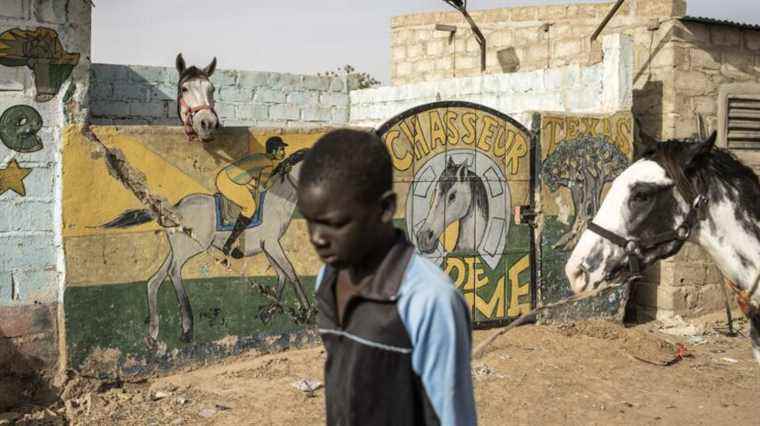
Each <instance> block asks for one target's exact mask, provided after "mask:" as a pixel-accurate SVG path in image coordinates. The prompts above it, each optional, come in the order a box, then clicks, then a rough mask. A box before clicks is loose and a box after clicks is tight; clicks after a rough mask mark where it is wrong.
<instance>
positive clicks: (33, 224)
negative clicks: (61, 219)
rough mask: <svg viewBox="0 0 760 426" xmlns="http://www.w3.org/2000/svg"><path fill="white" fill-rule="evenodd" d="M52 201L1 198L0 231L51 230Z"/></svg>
mask: <svg viewBox="0 0 760 426" xmlns="http://www.w3.org/2000/svg"><path fill="white" fill-rule="evenodd" d="M53 208H54V206H53V201H52V200H49V201H40V200H34V199H32V200H25V199H23V198H22V199H20V200H19V199H15V200H10V199H8V200H2V201H0V211H2V212H3V214H2V217H0V233H3V232H21V231H50V232H53V225H54V223H53Z"/></svg>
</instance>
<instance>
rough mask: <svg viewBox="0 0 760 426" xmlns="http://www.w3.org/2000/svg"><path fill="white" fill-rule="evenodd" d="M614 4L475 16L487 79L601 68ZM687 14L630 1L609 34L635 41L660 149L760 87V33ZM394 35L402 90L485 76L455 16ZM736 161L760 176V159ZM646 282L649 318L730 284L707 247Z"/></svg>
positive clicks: (395, 26) (657, 270)
mask: <svg viewBox="0 0 760 426" xmlns="http://www.w3.org/2000/svg"><path fill="white" fill-rule="evenodd" d="M612 4H613V2H610V3H606V4H569V5H555V6H535V7H520V8H509V9H494V10H485V11H476V12H473V13H472V16H473V19H474V20H475V21H476V22H477V23H478V24H479V26H480V28H481V30H482V32H483V33H484V35H485V37H486V40H487V67H486V71H485V74H486V75H485V76H483V77H480V78H481V79H488V78H490V77H492V75H493V74H499V73H504V72H515V73H521V74H524V72H526V71H532V70H546V71H543V72H544V73H551V72H554V69H555V68H556V67H566V66H568V65H569V64H575V65H589V64H590V65H593V64H596V63H599V62H600V61H602V60H603V57H604V54H603V52H602V46H601V44H600V43H599V42H598V40H597V42H594V43H592V42H591V41H590V35H591V34H592V33H593V31H594V30H595V29H596V28H597V27H598V25H599V24H600V22H601V21H602V19H603V18H604V16H605V15H606V14H607V12H608V11H609V10H610V8H611V6H612ZM685 12H686V2H685V1H683V0H631V1H627V2H625V3H623V6H622V7H621V8H620V9H619V10H618V12H617V13H616V15H615V16H614V17H613V18H612V20H610V22H609V23H608V24H607V26H606V27H605V29H604V31H603V32H602V34H615V33H618V34H626V35H628V36H630V37H631V39H632V43H633V50H634V55H633V66H632V85H633V105H632V111H633V113H634V115H635V117H636V118H637V120H638V123H639V124H640V127H641V129H642V130H644V131H645V132H646V133H648V134H649V135H651V136H653V137H656V138H658V139H662V140H665V139H670V138H684V137H692V136H695V135H696V134H697V133H698V129H697V115H701V116H702V117H703V118H704V121H705V126H706V127H707V129H706V130H712V129H716V130H717V127H718V122H719V113H720V107H719V102H720V100H719V93H720V88H721V86H722V85H725V84H728V83H758V81H760V80H759V77H760V31H757V30H750V29H740V28H736V27H732V26H727V25H715V24H700V23H691V22H682V21H681V20H680V19H679V18H680V17H682V16H683V15H684V14H685ZM436 24H449V25H455V26H456V27H457V30H456V32H455V34H454V35H453V37H452V38H451V39H450V40H451V41H449V33H447V32H441V31H436V30H435V25H436ZM391 34H392V35H391V37H392V48H391V49H392V53H391V56H392V59H391V61H392V70H391V73H392V74H391V75H392V81H393V84H394V85H397V86H398V87H399V88H403V87H406V86H407V85H409V84H411V83H415V84H416V85H417V86H419V87H426V85H431V84H435V83H433V82H435V81H440V80H442V79H447V78H451V77H452V76H457V77H459V76H474V75H480V74H481V72H480V59H479V58H480V57H479V55H480V52H479V47H478V44H477V42H476V40H475V39H474V37H473V35H472V32H471V30H470V29H469V26H468V25H467V23H466V22H465V21H464V19H463V18H462V17H461V15H459V14H458V13H456V12H446V13H420V14H414V15H405V16H399V17H396V18H394V19H393V21H392V23H391ZM518 87H520V86H518ZM532 87H534V89H533V91H534V92H535V91H536V88H541V87H543V86H542V85H541V84H540V83H539V82H532ZM591 87H596V86H593V85H592V86H591ZM486 92H488V90H487V89H486ZM510 95H511V96H514V95H512V94H510ZM353 99H354V98H353V97H352V103H353ZM518 99H519V94H518ZM500 102H501V103H508V102H509V101H506V100H502V101H500ZM539 103H540V102H539ZM736 153H737V155H738V156H739V158H740V159H742V160H743V161H745V162H747V163H749V164H750V165H752V166H753V167H755V169H756V170H758V166H760V154H756V153H752V152H747V151H744V152H738V151H737V152H736ZM648 275H649V276H648V279H647V283H646V284H645V285H643V286H640V287H638V288H637V290H636V294H635V295H634V299H633V300H634V302H635V303H636V304H637V305H638V306H639V307H640V308H642V309H639V313H640V314H642V315H644V316H649V317H652V316H656V315H660V316H668V315H673V314H682V315H694V314H700V313H704V312H709V311H712V310H715V309H718V308H719V307H720V306H722V303H723V296H722V293H721V288H720V285H721V280H722V277H721V275H720V273H719V272H718V270H717V268H716V267H715V265H714V264H713V263H712V261H711V260H710V259H709V258H707V257H706V256H705V254H704V252H703V251H702V250H701V249H700V248H699V247H696V246H694V245H691V244H687V245H686V246H685V247H684V249H683V250H682V251H681V252H680V253H679V254H678V255H676V256H675V257H673V258H671V259H668V260H666V261H663V262H661V264H659V265H656V266H655V267H653V268H650V270H649V274H648Z"/></svg>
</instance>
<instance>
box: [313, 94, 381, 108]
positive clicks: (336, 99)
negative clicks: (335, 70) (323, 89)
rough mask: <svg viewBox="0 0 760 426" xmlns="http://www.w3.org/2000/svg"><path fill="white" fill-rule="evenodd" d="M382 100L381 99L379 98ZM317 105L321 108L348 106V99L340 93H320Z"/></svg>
mask: <svg viewBox="0 0 760 426" xmlns="http://www.w3.org/2000/svg"><path fill="white" fill-rule="evenodd" d="M380 99H383V98H380ZM319 103H320V104H322V105H323V106H327V105H329V106H339V107H343V106H348V104H349V97H348V95H346V94H342V93H322V94H321V95H320V96H319Z"/></svg>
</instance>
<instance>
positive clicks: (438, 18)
mask: <svg viewBox="0 0 760 426" xmlns="http://www.w3.org/2000/svg"><path fill="white" fill-rule="evenodd" d="M613 3H614V2H610V3H589V4H583V3H574V4H565V5H561V4H560V5H552V6H530V7H515V8H503V9H491V10H479V11H474V12H472V13H471V15H472V18H473V19H474V20H475V22H476V23H477V24H478V26H479V27H480V29H481V31H482V32H483V35H484V36H485V38H486V47H487V49H486V71H485V73H486V74H498V73H504V72H514V71H531V70H536V69H544V68H555V67H562V66H566V65H570V64H581V65H586V64H590V63H596V62H600V61H601V50H602V46H601V43H599V39H597V42H594V43H592V42H591V41H590V37H591V34H593V32H594V30H595V29H596V28H597V27H598V26H599V23H600V22H601V21H602V19H603V18H604V16H606V14H607V12H608V11H609V10H610V8H611V7H612V4H613ZM685 12H686V3H685V1H683V0H630V1H627V2H625V3H623V6H622V7H621V8H620V9H619V10H618V12H617V13H616V14H615V17H614V18H613V19H612V20H611V21H610V22H609V23H608V24H607V26H606V28H605V30H604V32H603V33H602V34H614V33H619V32H623V31H625V32H626V33H628V34H629V35H633V33H634V32H637V31H638V30H641V31H643V32H644V33H646V31H647V28H648V27H650V26H652V25H653V24H655V23H657V22H659V21H660V20H663V19H668V18H670V17H675V16H681V15H683V14H684V13H685ZM436 24H447V25H453V26H456V28H457V30H456V32H455V34H454V36H453V38H451V42H449V33H448V32H445V31H436V30H435V26H436ZM635 41H636V44H637V45H638V44H641V43H642V42H643V40H638V39H637V40H635ZM648 41H649V40H648V38H647V40H646V42H648ZM637 63H638V62H637ZM480 74H481V71H480V47H479V46H478V43H477V41H476V40H475V38H474V36H473V33H472V30H471V29H470V26H469V25H468V24H467V22H466V21H465V20H464V18H463V17H462V16H461V14H459V13H458V12H453V11H452V12H440V13H417V14H412V15H403V16H398V17H395V18H393V20H392V21H391V80H392V82H393V84H394V85H400V84H408V83H413V82H422V81H430V80H439V79H445V78H452V77H463V76H473V75H480Z"/></svg>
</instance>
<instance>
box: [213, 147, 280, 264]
mask: <svg viewBox="0 0 760 426" xmlns="http://www.w3.org/2000/svg"><path fill="white" fill-rule="evenodd" d="M286 146H288V145H287V144H286V143H285V142H284V141H283V140H282V138H281V137H279V136H272V137H270V138H269V139H267V142H266V153H263V154H262V153H257V154H251V155H249V156H246V157H243V158H241V159H239V160H237V161H235V162H233V163H231V164H230V165H228V166H226V167H225V168H223V169H222V170H220V171H219V173H218V174H217V175H216V188H217V189H218V190H219V192H221V193H222V195H224V196H225V197H227V199H228V200H230V201H232V202H233V203H235V204H236V205H237V206H238V207H240V208H241V211H240V215H239V216H238V218H237V221H236V222H235V226H233V228H232V232H231V233H230V236H229V237H228V238H227V241H226V242H225V243H224V247H223V248H222V252H223V253H224V255H225V256H230V255H231V256H232V257H233V258H235V259H240V258H242V257H243V252H242V251H240V249H238V248H235V249H233V248H232V245H233V244H234V243H235V241H237V239H238V237H240V234H242V233H243V231H245V229H246V228H247V227H248V225H249V224H250V223H251V218H252V217H253V215H254V214H255V213H256V207H257V205H256V204H257V202H258V200H259V196H260V194H261V193H262V192H264V191H266V190H267V189H269V186H270V185H271V180H270V177H271V175H272V172H273V171H274V169H275V167H277V164H279V162H280V161H282V160H283V159H284V158H285V147H286Z"/></svg>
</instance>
